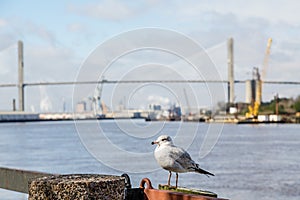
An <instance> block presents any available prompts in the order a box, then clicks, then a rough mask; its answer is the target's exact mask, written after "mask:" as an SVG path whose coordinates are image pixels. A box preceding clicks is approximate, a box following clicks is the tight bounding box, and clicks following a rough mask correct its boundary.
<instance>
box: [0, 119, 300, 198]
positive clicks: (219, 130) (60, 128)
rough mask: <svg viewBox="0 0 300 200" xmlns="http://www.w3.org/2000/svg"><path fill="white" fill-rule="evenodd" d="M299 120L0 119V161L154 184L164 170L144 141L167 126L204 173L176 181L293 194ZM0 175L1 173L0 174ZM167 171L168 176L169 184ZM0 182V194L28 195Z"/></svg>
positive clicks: (231, 193)
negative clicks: (253, 122)
mask: <svg viewBox="0 0 300 200" xmlns="http://www.w3.org/2000/svg"><path fill="white" fill-rule="evenodd" d="M299 130H300V127H299V125H296V124H280V125H279V124H278V125H263V124H261V125H235V124H224V125H222V124H205V123H184V122H166V123H164V122H151V123H149V122H143V121H140V120H136V121H135V120H121V121H113V120H111V121H109V120H108V121H101V122H97V121H77V122H73V121H68V122H38V123H6V124H5V123H3V124H0V166H1V167H11V168H20V169H27V170H35V171H43V172H49V173H60V174H70V173H98V174H114V175H121V174H122V173H123V172H127V173H128V174H129V175H130V177H131V179H132V184H133V186H135V187H138V185H139V182H140V180H141V179H142V178H144V177H148V178H150V180H151V181H152V183H153V186H154V187H157V185H158V184H159V183H162V184H165V183H166V182H167V177H168V172H167V171H165V170H163V169H160V168H159V167H158V165H157V164H156V162H155V160H154V158H153V150H154V148H155V147H154V146H152V145H151V144H150V143H151V141H153V140H154V139H155V138H156V137H157V136H159V135H161V134H168V135H171V136H172V137H173V138H174V142H175V144H178V145H180V146H182V147H184V148H186V149H187V150H188V152H189V153H190V155H191V156H192V158H193V159H194V160H195V161H197V162H198V163H199V164H200V166H201V167H202V168H203V169H205V170H208V171H210V172H212V173H214V174H215V176H214V177H210V178H207V177H206V176H204V175H200V174H199V175H198V174H194V173H186V174H179V185H180V186H184V187H192V188H199V189H204V190H209V191H212V192H215V193H217V194H218V196H219V197H223V198H228V199H237V200H238V199H243V200H250V199H266V200H267V199H299V198H300V156H299V155H300V131H299ZM0 181H1V180H0ZM174 181H175V180H174V176H173V179H172V183H173V184H174ZM27 198H28V196H27V195H26V194H22V193H17V192H11V191H7V190H3V189H0V199H1V200H2V199H7V200H9V199H27Z"/></svg>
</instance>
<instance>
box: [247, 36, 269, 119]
mask: <svg viewBox="0 0 300 200" xmlns="http://www.w3.org/2000/svg"><path fill="white" fill-rule="evenodd" d="M272 41H273V40H272V38H269V39H268V43H267V48H266V52H265V56H264V60H263V65H262V75H260V73H259V69H258V68H257V67H255V68H254V69H253V79H254V80H256V84H255V93H256V94H255V99H252V102H251V104H250V105H249V106H248V112H247V113H246V118H254V119H256V118H257V116H258V112H259V107H260V104H261V100H262V83H263V80H264V78H265V75H266V71H267V67H268V64H269V57H270V50H271V45H272Z"/></svg>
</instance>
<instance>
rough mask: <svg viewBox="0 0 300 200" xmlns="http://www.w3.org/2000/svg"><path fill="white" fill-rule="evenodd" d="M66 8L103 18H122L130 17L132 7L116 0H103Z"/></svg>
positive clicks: (80, 13) (77, 12)
mask: <svg viewBox="0 0 300 200" xmlns="http://www.w3.org/2000/svg"><path fill="white" fill-rule="evenodd" d="M68 10H69V11H71V12H73V13H76V14H79V15H84V16H89V17H95V18H100V19H105V20H122V19H126V18H128V17H131V16H132V15H133V14H134V9H133V8H132V7H130V6H129V5H128V4H126V3H123V2H121V1H117V0H105V1H102V2H99V3H87V4H84V5H75V4H72V5H69V7H68Z"/></svg>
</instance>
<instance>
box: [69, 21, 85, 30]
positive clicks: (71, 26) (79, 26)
mask: <svg viewBox="0 0 300 200" xmlns="http://www.w3.org/2000/svg"><path fill="white" fill-rule="evenodd" d="M85 28H86V26H85V25H84V24H81V23H72V24H69V25H68V26H67V29H68V31H70V32H82V31H84V30H85Z"/></svg>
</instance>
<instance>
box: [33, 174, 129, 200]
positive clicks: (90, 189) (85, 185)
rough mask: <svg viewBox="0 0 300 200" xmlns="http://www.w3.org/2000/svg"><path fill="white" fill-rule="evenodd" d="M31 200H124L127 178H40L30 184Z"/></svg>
mask: <svg viewBox="0 0 300 200" xmlns="http://www.w3.org/2000/svg"><path fill="white" fill-rule="evenodd" d="M28 188H29V197H28V199H29V200H42V199H43V200H46V199H47V200H48V199H49V200H56V199H66V200H68V199H70V200H73V199H81V200H87V199H124V189H125V178H124V177H120V176H111V175H97V174H70V175H59V176H49V177H43V178H38V179H35V180H32V181H31V182H30V183H29V187H28Z"/></svg>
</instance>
